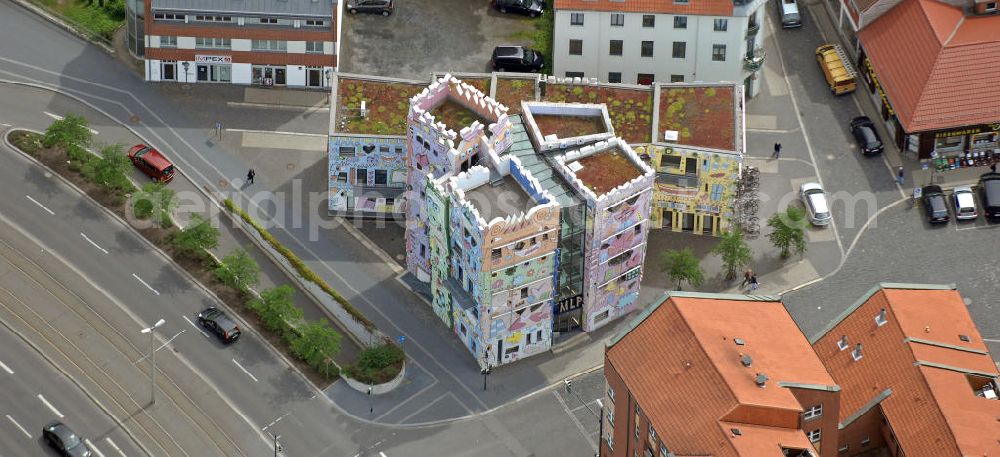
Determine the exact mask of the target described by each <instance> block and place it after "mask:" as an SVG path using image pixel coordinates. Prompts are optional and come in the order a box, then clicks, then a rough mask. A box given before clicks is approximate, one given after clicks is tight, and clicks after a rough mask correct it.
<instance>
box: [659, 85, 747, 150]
mask: <svg viewBox="0 0 1000 457" xmlns="http://www.w3.org/2000/svg"><path fill="white" fill-rule="evenodd" d="M659 116H660V119H659V124H660V125H658V126H657V130H658V131H657V135H659V136H660V137H661V138H662V135H663V132H664V131H666V130H676V131H677V132H679V136H680V138H679V139H680V141H679V142H680V143H681V144H688V145H691V146H701V147H706V148H715V149H724V150H730V151H731V150H733V149H735V148H736V144H735V142H736V139H735V136H736V125H735V121H734V119H733V88H732V87H727V86H721V87H698V88H693V87H676V88H666V87H664V88H662V89H661V90H660V113H659Z"/></svg>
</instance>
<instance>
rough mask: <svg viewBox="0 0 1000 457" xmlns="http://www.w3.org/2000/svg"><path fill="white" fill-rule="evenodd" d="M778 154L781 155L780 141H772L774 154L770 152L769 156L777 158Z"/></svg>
mask: <svg viewBox="0 0 1000 457" xmlns="http://www.w3.org/2000/svg"><path fill="white" fill-rule="evenodd" d="M780 156H781V143H774V154H771V157H774V158H775V159H777V158H779V157H780Z"/></svg>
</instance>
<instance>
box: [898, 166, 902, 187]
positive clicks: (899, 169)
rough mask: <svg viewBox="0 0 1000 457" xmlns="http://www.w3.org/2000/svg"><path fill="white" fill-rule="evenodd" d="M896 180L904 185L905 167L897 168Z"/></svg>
mask: <svg viewBox="0 0 1000 457" xmlns="http://www.w3.org/2000/svg"><path fill="white" fill-rule="evenodd" d="M896 181H898V182H899V185H900V186H902V185H903V167H899V168H897V169H896Z"/></svg>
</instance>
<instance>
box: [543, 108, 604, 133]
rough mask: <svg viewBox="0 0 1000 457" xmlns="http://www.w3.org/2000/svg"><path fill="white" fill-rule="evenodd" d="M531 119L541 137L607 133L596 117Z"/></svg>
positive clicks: (548, 115)
mask: <svg viewBox="0 0 1000 457" xmlns="http://www.w3.org/2000/svg"><path fill="white" fill-rule="evenodd" d="M531 117H532V118H533V119H534V120H535V124H536V125H538V129H539V130H541V131H542V136H543V137H544V136H548V135H552V134H555V135H556V136H557V137H559V138H573V137H578V136H585V135H593V134H596V133H605V132H607V129H605V128H604V120H603V119H602V118H601V117H598V116H563V115H559V114H533V115H532V116H531Z"/></svg>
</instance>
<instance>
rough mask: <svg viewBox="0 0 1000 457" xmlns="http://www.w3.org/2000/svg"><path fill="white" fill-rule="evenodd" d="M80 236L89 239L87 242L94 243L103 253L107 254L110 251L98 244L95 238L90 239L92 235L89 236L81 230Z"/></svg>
mask: <svg viewBox="0 0 1000 457" xmlns="http://www.w3.org/2000/svg"><path fill="white" fill-rule="evenodd" d="M80 236H82V237H83V239H85V240H87V242H88V243H90V244H92V245H94V247H95V248H97V249H99V250H100V251H101V252H103V253H105V254H107V253H108V251H107V250H106V249H104V248H102V247H100V246H98V245H97V243H95V242H94V240H92V239H90V237H89V236H87V235H85V234H84V233H83V232H80Z"/></svg>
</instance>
